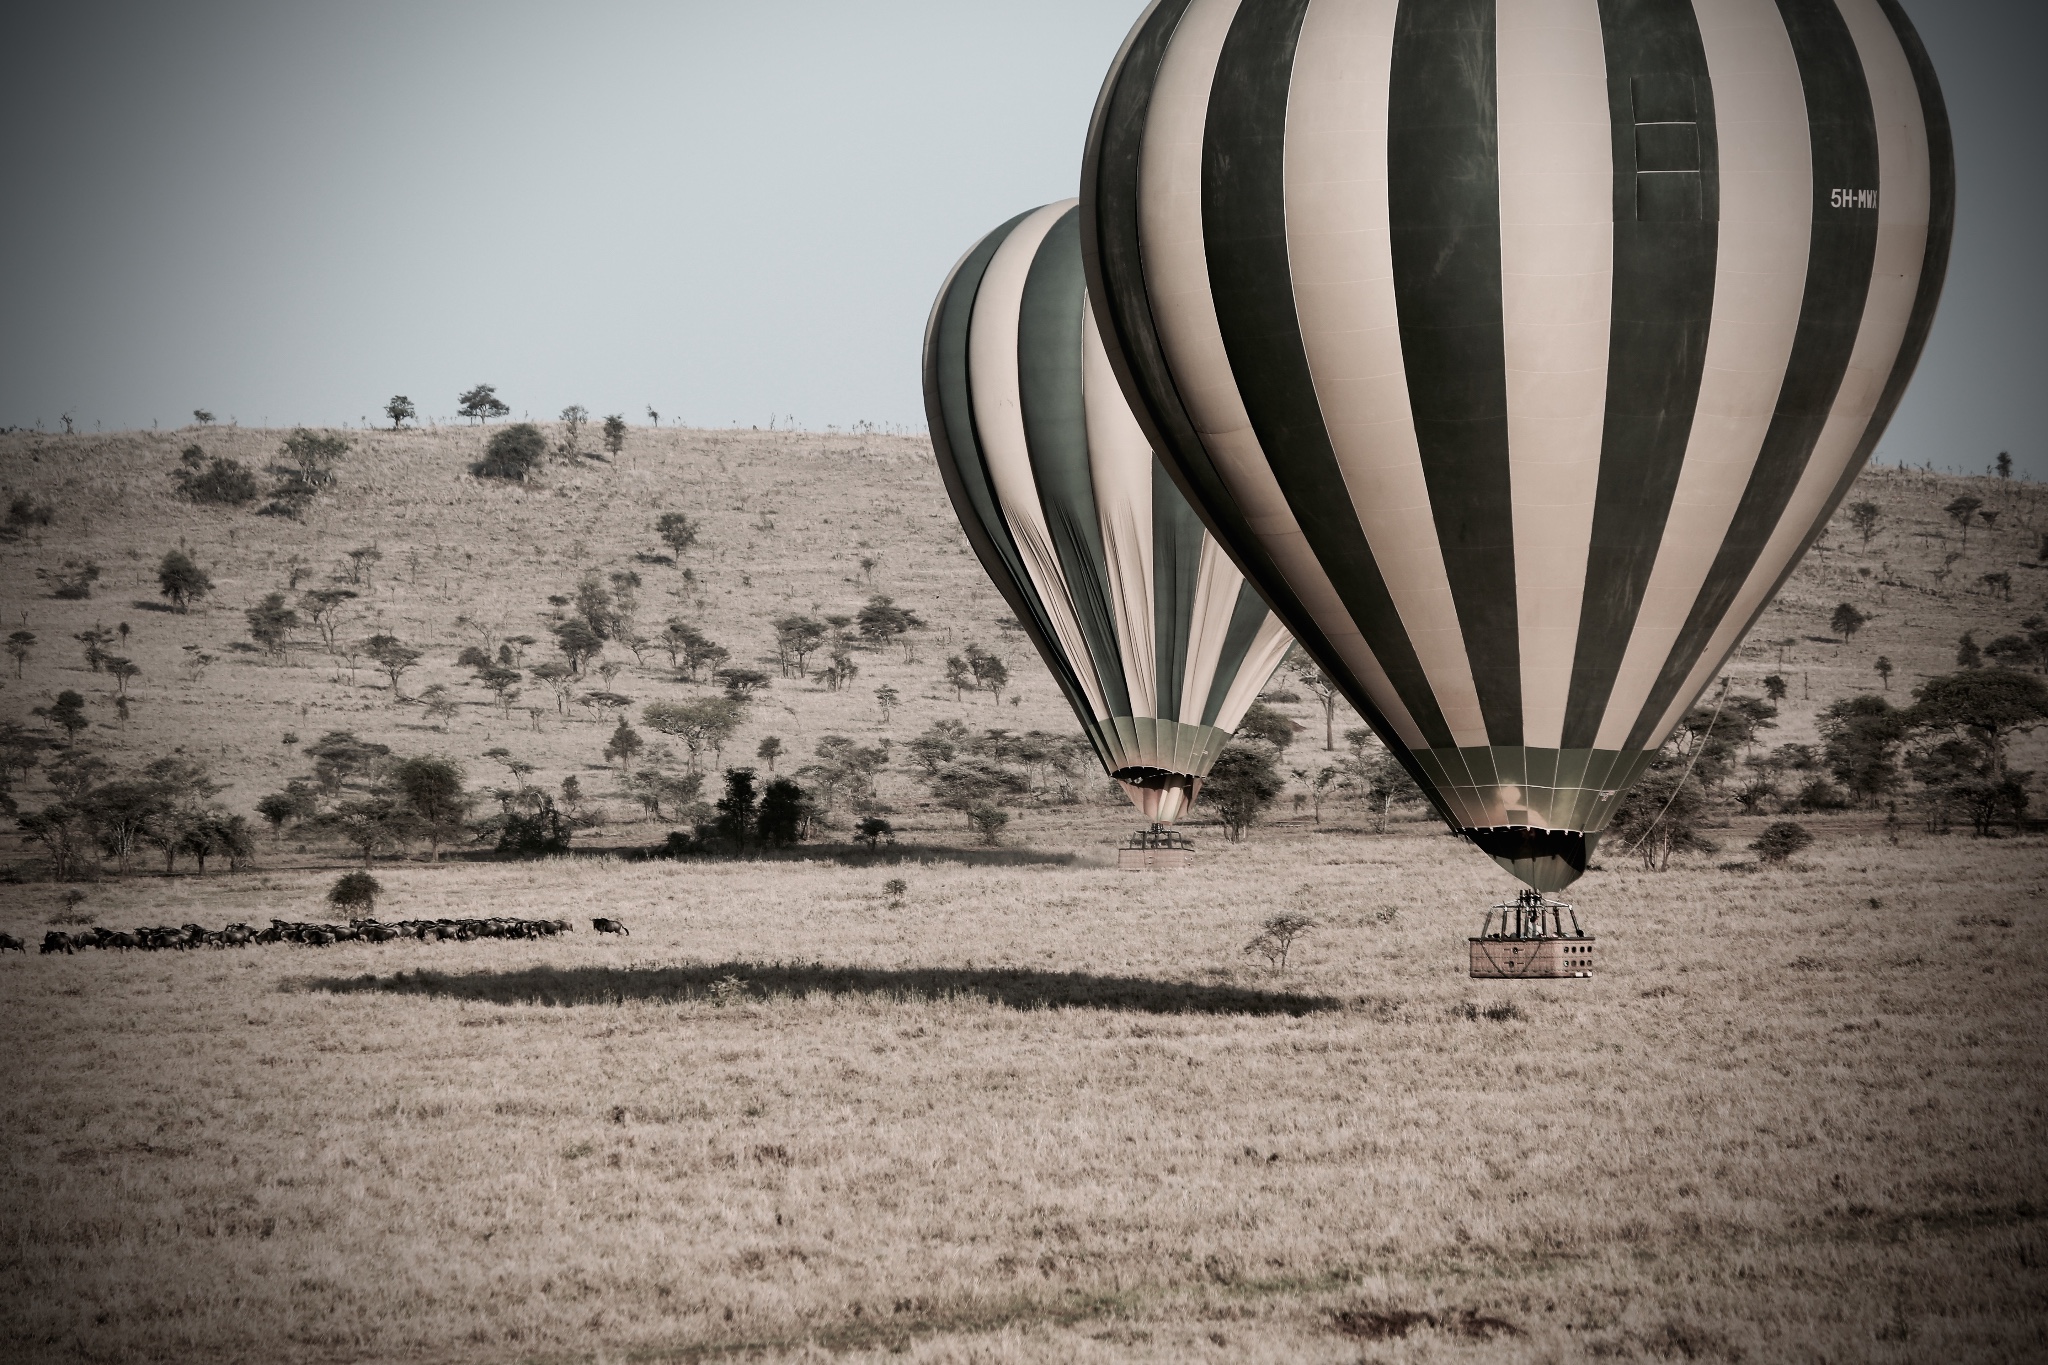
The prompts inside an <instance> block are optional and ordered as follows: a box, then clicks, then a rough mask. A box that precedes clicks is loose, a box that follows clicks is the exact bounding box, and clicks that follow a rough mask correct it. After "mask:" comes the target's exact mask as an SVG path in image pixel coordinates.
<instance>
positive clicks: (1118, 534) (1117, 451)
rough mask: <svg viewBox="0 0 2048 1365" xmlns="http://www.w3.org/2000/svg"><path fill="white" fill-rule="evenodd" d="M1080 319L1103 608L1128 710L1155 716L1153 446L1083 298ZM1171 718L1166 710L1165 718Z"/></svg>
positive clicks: (1085, 404) (1154, 460) (1156, 700)
mask: <svg viewBox="0 0 2048 1365" xmlns="http://www.w3.org/2000/svg"><path fill="white" fill-rule="evenodd" d="M1081 317H1082V322H1081V401H1082V405H1083V407H1084V408H1085V410H1086V413H1087V421H1088V475H1089V479H1090V480H1091V481H1092V483H1093V484H1094V487H1095V511H1096V516H1097V519H1098V520H1099V521H1100V522H1101V525H1102V549H1103V555H1104V557H1105V558H1106V559H1107V560H1108V562H1109V584H1108V587H1109V608H1110V611H1111V612H1112V613H1113V614H1114V617H1115V623H1116V640H1117V649H1118V651H1119V653H1120V654H1121V655H1122V658H1123V669H1124V685H1125V686H1126V687H1127V688H1129V689H1130V695H1131V714H1132V715H1135V716H1156V715H1160V714H1161V712H1160V710H1159V698H1158V696H1157V693H1158V690H1159V672H1158V668H1157V667H1156V665H1155V662H1154V660H1155V656H1156V654H1157V652H1158V650H1157V639H1158V632H1157V630H1156V629H1155V627H1154V625H1153V615H1154V613H1155V612H1156V611H1157V609H1158V608H1157V602H1158V596H1157V594H1158V587H1157V582H1156V579H1155V576H1154V573H1155V571H1154V566H1153V563H1152V470H1153V468H1154V466H1155V464H1156V459H1155V457H1154V456H1153V454H1152V445H1151V443H1150V442H1149V441H1147V440H1146V439H1145V433H1144V431H1143V430H1142V429H1140V427H1139V426H1138V419H1137V418H1136V417H1133V416H1132V415H1131V409H1130V405H1129V404H1128V403H1126V402H1125V401H1124V391H1123V389H1122V388H1120V387H1119V386H1118V385H1117V382H1116V371H1114V370H1113V369H1111V368H1110V364H1109V354H1108V352H1106V351H1105V350H1104V349H1103V347H1102V336H1101V334H1100V333H1099V332H1097V331H1096V330H1095V313H1094V310H1092V309H1090V308H1088V307H1087V306H1086V305H1085V304H1083V306H1082V313H1081ZM1169 719H1170V717H1169Z"/></svg>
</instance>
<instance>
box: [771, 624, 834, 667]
mask: <svg viewBox="0 0 2048 1365" xmlns="http://www.w3.org/2000/svg"><path fill="white" fill-rule="evenodd" d="M774 624H775V659H776V662H777V663H778V664H779V665H780V666H781V668H782V676H783V677H785V678H787V677H790V676H792V675H793V676H795V677H799V678H801V677H803V676H804V660H805V659H806V658H808V657H809V656H810V654H811V652H812V651H813V650H815V649H817V647H818V646H819V645H821V644H823V643H824V642H825V623H824V622H823V621H820V620H817V619H815V618H813V617H809V616H796V615H792V616H784V617H781V618H779V619H778V620H777V621H776V622H775V623H774Z"/></svg>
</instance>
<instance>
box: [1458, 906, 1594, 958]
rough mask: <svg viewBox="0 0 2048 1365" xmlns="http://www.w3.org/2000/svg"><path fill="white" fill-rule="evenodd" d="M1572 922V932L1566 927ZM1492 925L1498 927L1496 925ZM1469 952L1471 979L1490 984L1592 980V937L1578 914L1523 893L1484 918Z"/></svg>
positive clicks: (1471, 942) (1494, 909)
mask: <svg viewBox="0 0 2048 1365" xmlns="http://www.w3.org/2000/svg"><path fill="white" fill-rule="evenodd" d="M1567 916H1569V917H1570V918H1571V922H1572V923H1571V928H1570V929H1569V930H1567V929H1566V928H1565V927H1564V921H1565V918H1566V917H1567ZM1496 919H1497V920H1498V924H1497V925H1496ZM1468 942H1469V943H1470V944H1471V948H1472V975H1473V976H1475V977H1484V978H1494V979H1509V980H1520V979H1541V980H1551V979H1556V978H1559V977H1580V976H1591V975H1592V974H1593V936H1592V935H1591V934H1588V933H1587V932H1586V931H1585V930H1584V929H1581V928H1580V927H1579V916H1578V912H1576V911H1575V910H1573V909H1572V907H1571V906H1569V905H1567V904H1565V903H1564V902H1563V901H1553V900H1548V899H1545V897H1544V895H1543V893H1542V892H1541V891H1524V892H1522V894H1521V895H1519V896H1517V897H1516V898H1515V899H1514V900H1512V901H1509V902H1507V903H1505V904H1503V905H1496V906H1494V907H1493V908H1492V909H1491V910H1488V911H1487V912H1486V923H1485V925H1484V926H1483V927H1482V928H1481V929H1480V931H1479V937H1477V938H1475V939H1470V940H1468Z"/></svg>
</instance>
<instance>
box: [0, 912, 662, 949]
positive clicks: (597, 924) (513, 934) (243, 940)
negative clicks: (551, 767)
mask: <svg viewBox="0 0 2048 1365" xmlns="http://www.w3.org/2000/svg"><path fill="white" fill-rule="evenodd" d="M590 927H591V928H593V929H595V930H597V932H598V933H600V934H625V933H629V932H630V931H629V930H628V929H627V928H626V926H625V925H624V924H623V923H621V922H620V921H618V920H615V919H602V918H600V919H593V920H592V921H590ZM568 932H570V925H569V921H567V920H565V919H509V918H503V917H494V918H491V919H405V920H399V921H397V922H396V923H394V924H385V923H382V922H380V921H378V920H374V919H352V920H350V921H349V922H348V923H346V924H299V923H295V922H293V921H291V920H282V919H274V920H272V921H270V927H269V928H268V929H258V928H255V927H254V926H252V925H247V924H230V925H228V926H227V927H226V928H224V929H208V928H206V927H205V926H203V925H198V924H183V925H179V926H178V927H176V928H172V927H170V926H169V925H158V926H155V927H152V928H146V929H126V930H123V929H107V928H103V927H101V926H98V925H95V926H94V927H92V928H90V929H80V930H76V931H74V932H66V931H65V930H62V929H52V930H50V932H49V933H47V934H45V935H43V951H44V952H46V953H75V952H77V951H78V950H79V949H81V948H109V949H112V948H118V949H122V950H124V951H125V950H132V949H137V948H140V949H143V950H145V951H148V950H153V949H162V948H246V947H248V946H249V945H250V944H252V943H303V944H305V945H307V946H308V947H313V948H324V947H327V946H328V945H329V944H334V943H391V942H393V941H395V940H397V939H401V938H410V939H417V940H418V941H420V942H421V943H441V942H445V941H449V940H453V941H455V942H458V943H467V942H469V941H470V940H471V939H479V938H553V937H554V936H555V935H556V934H565V933H568ZM10 949H11V950H12V951H14V952H17V953H26V952H27V951H28V945H27V944H26V943H24V942H22V941H21V940H20V939H18V938H16V937H14V935H12V934H0V951H7V950H10Z"/></svg>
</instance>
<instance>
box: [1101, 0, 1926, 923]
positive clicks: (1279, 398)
mask: <svg viewBox="0 0 2048 1365" xmlns="http://www.w3.org/2000/svg"><path fill="white" fill-rule="evenodd" d="M1953 207H1954V169H1953V157H1952V153H1951V148H1950V144H1949V133H1948V124H1947V119H1946V115H1945V114H1944V112H1943V106H1942V101H1941V93H1940V90H1939V88H1938V86H1937V85H1936V83H1935V79H1934V73H1933V70H1932V68H1931V67H1930V66H1929V64H1928V60H1927V55H1926V52H1925V51H1924V50H1923V49H1922V47H1921V45H1920V42H1919V40H1918V38H1917V37H1916V36H1915V34H1914V32H1913V29H1912V27H1911V25H1910V24H1909V23H1908V22H1907V19H1906V16H1905V14H1904V13H1903V11H1901V9H1900V8H1899V6H1898V4H1897V3H1896V0H1158V3H1155V4H1154V5H1153V6H1152V7H1151V8H1150V9H1149V10H1148V11H1147V12H1146V13H1145V14H1144V16H1143V17H1142V18H1140V20H1139V21H1138V24H1137V26H1136V28H1135V29H1133V31H1132V32H1131V35H1130V37H1129V39H1128V40H1127V42H1126V44H1125V47H1124V49H1123V51H1122V52H1121V53H1120V54H1119V56H1118V58H1117V62H1116V65H1115V66H1114V67H1113V68H1112V70H1111V72H1110V74H1109V78H1108V80H1107V82H1106V83H1105V85H1104V87H1103V91H1102V95H1101V98H1100V100H1099V102H1098V104H1097V107H1096V112H1095V118H1094V122H1093V125H1092V127H1091V129H1090V134H1089V140H1088V149H1087V154H1086V159H1085V163H1084V167H1083V173H1082V198H1081V211H1082V243H1083V251H1084V255H1085V257H1086V266H1087V270H1088V281H1089V288H1090V293H1091V297H1092V298H1093V300H1094V304H1095V308H1096V311H1097V314H1098V320H1099V322H1100V323H1101V326H1102V328H1103V332H1104V335H1105V338H1106V339H1107V340H1108V342H1109V354H1110V356H1111V357H1112V360H1113V362H1114V363H1115V364H1116V365H1117V366H1118V370H1119V377H1120V378H1121V379H1122V380H1123V382H1124V386H1125V389H1126V390H1127V392H1128V393H1129V394H1130V395H1131V396H1132V401H1133V405H1134V407H1135V409H1136V410H1137V412H1138V415H1139V417H1140V419H1141V421H1142V422H1143V424H1144V425H1145V427H1146V429H1147V430H1148V432H1149V433H1150V434H1151V436H1152V437H1153V440H1154V443H1155V444H1156V445H1157V447H1158V449H1159V451H1160V453H1161V455H1162V457H1163V458H1164V459H1165V460H1166V461H1167V462H1168V463H1169V464H1170V465H1171V466H1172V467H1173V471H1174V473H1175V474H1176V476H1177V477H1178V479H1179V480H1180V481H1181V483H1182V484H1183V486H1184V487H1185V488H1186V489H1187V490H1188V492H1189V494H1190V497H1191V498H1192V500H1193V501H1194V503H1195V505H1196V507H1197V508H1198V510H1199V511H1200V512H1201V514H1202V515H1203V517H1204V518H1205V520H1206V521H1207V522H1208V524H1209V525H1210V527H1211V528H1212V529H1213V530H1214V531H1215V533H1216V534H1217V535H1218V536H1219V537H1220V538H1221V539H1222V540H1223V542H1224V544H1226V545H1227V546H1228V547H1229V548H1230V551H1231V553H1232V555H1233V556H1235V558H1236V559H1237V561H1238V562H1239V563H1240V564H1241V565H1242V566H1243V567H1244V569H1245V570H1246V572H1247V573H1248V574H1250V575H1251V577H1252V579H1253V581H1255V582H1256V583H1257V584H1258V585H1259V586H1260V588H1261V589H1262V590H1263V591H1264V593H1265V596H1266V598H1267V599H1268V600H1269V601H1270V602H1271V603H1272V604H1273V606H1274V608H1275V610H1276V611H1278V612H1279V614H1280V615H1281V617H1282V618H1283V619H1284V620H1285V621H1286V622H1287V625H1288V627H1289V628H1290V629H1291V630H1292V631H1293V633H1294V635H1295V637H1296V638H1297V639H1298V640H1300V641H1301V643H1302V645H1303V647H1304V648H1306V649H1307V650H1308V651H1309V652H1310V653H1311V654H1313V655H1314V656H1315V657H1316V658H1317V659H1318V660H1319V661H1320V662H1321V663H1322V664H1323V666H1324V668H1325V669H1327V670H1328V671H1329V672H1330V673H1331V675H1332V676H1333V677H1335V678H1337V679H1339V680H1340V682H1341V683H1342V684H1343V686H1344V687H1345V690H1346V692H1347V694H1348V696H1349V697H1350V699H1351V701H1352V702H1353V704H1354V705H1356V706H1357V707H1358V709H1359V711H1360V712H1361V714H1363V715H1364V716H1365V717H1366V718H1367V719H1368V720H1369V721H1371V722H1372V724H1373V725H1374V726H1375V728H1377V729H1378V730H1379V732H1380V734H1381V735H1382V736H1384V737H1385V738H1386V739H1387V740H1388V742H1389V743H1390V744H1391V745H1393V746H1394V748H1395V750H1396V752H1398V753H1400V754H1401V755H1402V756H1403V757H1404V759H1405V760H1406V761H1407V763H1408V764H1409V767H1410V771H1411V772H1412V773H1413V774H1414V775H1415V777H1416V778H1417V780H1418V781H1419V782H1420V783H1421V784H1422V786H1423V789H1424V790H1425V791H1426V792H1427V793H1428V794H1429V795H1430V797H1431V799H1432V800H1433V801H1434V802H1435V803H1436V806H1437V809H1438V811H1439V812H1440V813H1441V814H1442V815H1443V816H1444V818H1445V819H1446V820H1448V821H1449V822H1450V823H1451V824H1452V826H1453V827H1455V828H1457V829H1459V830H1462V831H1464V832H1465V833H1467V834H1468V835H1469V836H1470V837H1471V838H1472V839H1473V841H1474V842H1475V843H1477V844H1478V845H1479V846H1480V847H1481V848H1482V849H1484V850H1486V851H1487V852H1488V853H1491V854H1492V855H1493V856H1494V857H1495V858H1496V859H1497V860H1499V861H1500V862H1501V863H1502V864H1503V865H1504V866H1507V867H1509V868H1510V870H1512V871H1513V872H1514V873H1515V874H1516V875H1517V876H1520V877H1521V878H1523V879H1524V880H1525V881H1527V882H1528V883H1529V884H1530V885H1531V886H1534V887H1536V888H1538V889H1540V890H1554V889H1557V888H1559V887H1562V886H1564V885H1567V884H1569V883H1570V882H1571V881H1572V880H1573V879H1574V878H1576V877H1577V876H1578V874H1579V873H1580V871H1582V870H1583V869H1584V867H1585V863H1586V859H1587V857H1588V855H1589V854H1590V852H1591V850H1592V846H1593V842H1594V840H1595V838H1596V837H1597V835H1598V834H1599V832H1600V830H1602V829H1603V828H1605V826H1606V825H1607V823H1608V821H1609V819H1610V818H1611V817H1612V815H1613V813H1614V810H1615V808H1616V805H1617V802H1618V801H1619V799H1620V797H1621V795H1622V794H1623V793H1624V792H1626V791H1627V789H1628V787H1629V785H1630V783H1631V782H1632V781H1634V780H1635V778H1636V777H1637V776H1638V775H1640V774H1641V773H1642V772H1643V771H1644V770H1645V768H1646V767H1647V766H1648V765H1649V764H1650V763H1651V761H1652V759H1653V757H1654V755H1655V754H1656V752H1657V750H1658V748H1659V747H1660V745H1661V744H1662V743H1663V741H1664V740H1665V738H1666V737H1667V736H1668V735H1669V734H1670V733H1671V731H1672V729H1673V728H1674V726H1675V725H1676V724H1677V722H1678V720H1679V719H1680V718H1681V717H1682V716H1683V715H1684V713H1685V711H1686V710H1687V708H1688V707H1690V706H1691V705H1692V704H1693V703H1694V701H1695V700H1696V699H1697V698H1698V697H1699V695H1700V694H1701V693H1702V692H1703V691H1704V690H1705V688H1706V687H1707V685H1708V683H1709V682H1710V681H1711V680H1712V679H1713V677H1714V676H1715V674H1716V673H1717V672H1718V671H1719V669H1720V668H1721V666H1722V664H1723V663H1725V662H1726V660H1727V659H1728V657H1729V655H1730V654H1731V653H1732V652H1733V650H1734V649H1735V647H1736V645H1737V644H1738V643H1739V642H1740V641H1741V639H1742V637H1743V635H1744V634H1745V633H1746V632H1747V631H1748V629H1749V628H1750V626H1751V625H1752V624H1754V622H1755V621H1756V618H1757V616H1758V615H1759V614H1760V613H1761V612H1762V611H1763V609H1764V607H1765V606H1766V605H1767V604H1768V603H1769V602H1770V600H1771V598H1772V596H1773V595H1774V594H1775V593H1776V592H1777V590H1778V588H1779V587H1780V585H1782V584H1783V582H1784V580H1785V578H1786V576H1787V575H1788V574H1789V573H1790V572H1791V571H1792V568H1793V566H1794V565H1795V564H1796V563H1797V562H1798V560H1799V557H1800V556H1801V555H1802V554H1803V553H1804V552H1805V550H1806V547H1807V546H1808V545H1810V544H1811V543H1812V541H1813V540H1814V538H1815V537H1816V536H1817V535H1818V534H1819V533H1820V531H1821V530H1822V528H1823V527H1825V525H1826V524H1827V520H1828V517H1829V515H1830V514H1831V513H1832V512H1833V511H1834V509H1835V506H1836V505H1837V503H1839V502H1840V501H1841V499H1842V497H1843V495H1844V494H1845V493H1846V492H1847V491H1848V488H1849V485H1850V482H1851V481H1852V480H1853V479H1854V478H1855V477H1856V474H1857V472H1858V471H1859V470H1860V469H1861V468H1862V467H1863V464H1864V462H1865V460H1866V459H1867V458H1868V457H1869V455H1870V452H1871V449H1872V448H1873V446H1874V445H1875V444H1876V442H1877V438H1878V435H1879V433H1880V432H1882V431H1883V430H1884V426H1885V423H1886V422H1887V421H1888V420H1890V418H1891V415H1892V413H1893V411H1894V410H1895V409H1896V408H1897V406H1898V402H1899V397H1900V394H1901V392H1902V391H1903V389H1904V388H1905V385H1906V381H1907V379H1908V377H1909V376H1910V374H1911V372H1912V369H1913V366H1914V363H1915V362H1916V360H1917V359H1918V357H1919V355H1920V350H1921V346H1922V344H1923V343H1924V342H1925V340H1926V337H1927V331H1928V327H1929V324H1930V322H1931V321H1932V317H1933V313H1934V306H1935V300H1936V297H1937V296H1938V295H1939V293H1940V290H1941V280H1942V275H1943V271H1944V268H1945V265H1946V261H1947V256H1948V244H1949V233H1950V226H1951V222H1952V219H1953Z"/></svg>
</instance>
